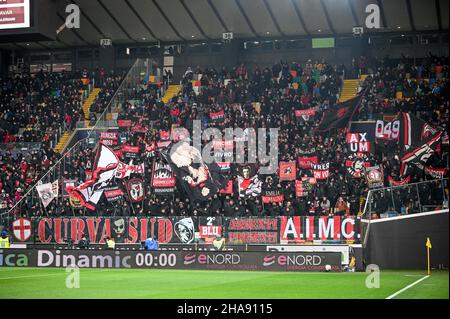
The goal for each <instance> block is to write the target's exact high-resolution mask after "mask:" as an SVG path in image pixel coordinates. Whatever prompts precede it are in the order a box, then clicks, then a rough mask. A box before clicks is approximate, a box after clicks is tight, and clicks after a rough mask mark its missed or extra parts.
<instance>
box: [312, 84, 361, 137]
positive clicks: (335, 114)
mask: <svg viewBox="0 0 450 319" xmlns="http://www.w3.org/2000/svg"><path fill="white" fill-rule="evenodd" d="M363 97H364V93H360V94H359V95H357V96H355V97H354V98H352V99H350V100H348V101H345V102H342V103H339V104H338V105H337V109H336V110H335V109H332V110H327V111H325V112H324V113H323V115H322V119H321V120H320V123H319V125H318V126H317V127H316V132H327V131H329V130H330V129H332V128H344V127H346V126H347V124H348V122H349V121H350V120H351V118H352V117H353V114H355V112H356V111H357V109H358V107H359V105H360V104H361V101H362V99H363Z"/></svg>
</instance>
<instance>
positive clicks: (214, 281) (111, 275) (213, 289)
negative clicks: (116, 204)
mask: <svg viewBox="0 0 450 319" xmlns="http://www.w3.org/2000/svg"><path fill="white" fill-rule="evenodd" d="M67 275H68V274H67V273H66V272H65V269H64V268H0V287H1V289H0V299H7V298H18V299H21V298H32V299H34V298H83V299H99V298H120V299H122V298H156V299H209V298H211V299H212V298H217V299H227V298H238V299H240V298H256V299H260V298H261V299H278V298H287V299H297V298H314V299H316V298H319V299H341V298H344V299H374V298H375V299H384V298H386V297H388V296H390V295H391V294H393V293H395V292H397V291H399V290H400V289H402V288H404V287H406V286H408V285H410V284H412V283H413V282H415V281H416V280H418V279H420V278H421V277H423V276H424V275H425V273H424V271H410V270H405V271H381V275H380V288H372V289H368V288H366V286H365V281H366V277H367V275H366V274H365V273H305V272H303V273H300V272H297V273H293V272H291V273H287V272H256V271H254V272H252V271H202V270H160V269H81V270H80V288H78V289H68V288H66V286H65V282H66V278H67ZM395 298H420V299H437V298H445V299H448V298H449V278H448V271H434V272H432V275H431V276H430V277H429V278H427V279H425V280H422V281H421V282H419V283H418V284H416V285H414V286H413V287H411V288H409V289H407V290H405V291H404V292H402V293H400V294H399V295H397V296H396V297H395Z"/></svg>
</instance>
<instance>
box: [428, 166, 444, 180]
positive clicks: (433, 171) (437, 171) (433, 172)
mask: <svg viewBox="0 0 450 319" xmlns="http://www.w3.org/2000/svg"><path fill="white" fill-rule="evenodd" d="M424 171H425V173H426V174H428V175H430V176H432V177H434V178H443V177H444V176H446V175H447V174H448V169H446V168H434V167H431V166H425V167H424Z"/></svg>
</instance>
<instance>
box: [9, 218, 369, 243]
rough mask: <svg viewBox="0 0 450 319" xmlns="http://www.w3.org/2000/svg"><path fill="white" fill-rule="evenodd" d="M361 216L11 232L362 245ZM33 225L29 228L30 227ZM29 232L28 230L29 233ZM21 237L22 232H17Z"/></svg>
mask: <svg viewBox="0 0 450 319" xmlns="http://www.w3.org/2000/svg"><path fill="white" fill-rule="evenodd" d="M359 221H360V220H359V218H355V217H353V216H346V217H344V216H335V217H326V216H294V217H286V216H280V217H234V218H232V217H221V216H198V217H185V216H177V217H148V218H146V217H141V218H137V217H117V216H116V217H55V218H32V219H31V220H29V222H27V223H17V222H16V221H12V224H11V225H10V226H11V228H10V229H16V228H18V227H19V228H20V227H21V226H20V225H25V226H23V227H28V228H27V230H26V231H30V232H31V234H30V236H26V237H21V236H18V237H17V236H16V237H14V238H13V240H12V242H15V243H17V242H21V241H22V242H27V243H36V244H67V243H70V242H73V243H75V244H76V243H78V241H79V240H80V239H81V238H82V236H83V235H85V236H86V238H87V240H88V241H89V242H90V243H91V244H104V243H105V238H106V237H113V238H114V239H115V241H116V243H123V244H139V243H141V242H142V241H145V240H146V239H147V238H149V237H156V239H157V240H158V242H159V243H160V244H165V243H177V244H193V243H195V242H198V240H200V242H203V241H204V242H211V241H212V239H214V238H215V237H217V236H222V237H224V238H225V240H226V244H228V245H236V244H277V243H285V242H286V241H287V240H289V241H292V242H294V243H303V242H311V241H322V242H328V241H332V242H347V241H353V242H359V239H360V234H359ZM26 225H28V226H26ZM24 231H25V229H24ZM15 233H18V234H19V233H20V229H17V232H14V234H15Z"/></svg>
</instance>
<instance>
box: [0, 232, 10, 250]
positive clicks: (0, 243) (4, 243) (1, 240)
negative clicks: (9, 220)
mask: <svg viewBox="0 0 450 319" xmlns="http://www.w3.org/2000/svg"><path fill="white" fill-rule="evenodd" d="M0 248H1V249H3V248H9V237H8V232H7V231H6V230H5V229H3V230H2V233H1V236H0Z"/></svg>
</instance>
